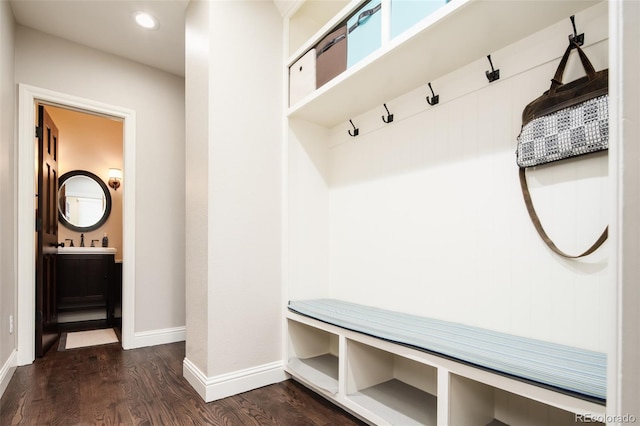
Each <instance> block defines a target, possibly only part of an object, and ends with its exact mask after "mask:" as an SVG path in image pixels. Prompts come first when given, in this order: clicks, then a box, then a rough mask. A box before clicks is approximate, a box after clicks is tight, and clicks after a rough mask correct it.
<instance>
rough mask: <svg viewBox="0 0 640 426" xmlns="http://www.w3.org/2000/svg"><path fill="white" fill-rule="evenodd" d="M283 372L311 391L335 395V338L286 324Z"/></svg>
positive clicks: (323, 331) (311, 328)
mask: <svg viewBox="0 0 640 426" xmlns="http://www.w3.org/2000/svg"><path fill="white" fill-rule="evenodd" d="M288 330H289V361H288V363H287V368H288V369H289V370H290V372H294V373H295V374H296V375H297V376H299V377H300V378H302V379H304V380H305V381H307V382H308V383H309V384H312V385H314V387H319V388H320V389H323V390H325V391H327V392H329V393H331V394H334V395H335V394H337V393H338V372H339V357H338V353H339V351H338V348H339V339H338V336H337V335H336V334H333V333H330V332H327V331H325V330H321V329H318V328H315V327H311V326H309V325H306V324H302V323H300V322H297V321H293V320H288Z"/></svg>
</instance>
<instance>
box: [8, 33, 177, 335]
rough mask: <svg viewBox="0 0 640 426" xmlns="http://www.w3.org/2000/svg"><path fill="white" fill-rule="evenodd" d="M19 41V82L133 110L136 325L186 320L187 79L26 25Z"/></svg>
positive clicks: (164, 325) (147, 327)
mask: <svg viewBox="0 0 640 426" xmlns="http://www.w3.org/2000/svg"><path fill="white" fill-rule="evenodd" d="M15 42H16V43H15V46H16V75H15V81H16V82H17V83H25V84H29V85H32V86H36V87H40V88H44V89H49V90H53V91H57V92H62V93H65V94H68V95H72V96H78V97H81V98H85V99H91V100H93V101H98V102H104V103H106V104H110V105H116V106H119V107H123V108H128V109H131V110H134V111H135V113H136V126H137V127H136V129H137V133H136V154H135V158H136V164H135V169H136V176H137V177H138V178H137V179H136V187H135V194H136V200H135V209H136V223H135V247H136V253H135V257H136V275H135V289H136V290H135V294H136V295H135V324H134V332H135V333H141V332H153V331H156V330H164V329H172V328H176V327H183V326H184V324H185V303H184V246H185V240H184V208H183V206H184V167H185V165H184V79H183V78H181V77H178V76H175V75H172V74H168V73H166V72H163V71H159V70H157V69H154V68H150V67H147V66H145V65H141V64H138V63H135V62H131V61H128V60H125V59H122V58H118V57H116V56H112V55H109V54H105V53H102V52H100V51H97V50H94V49H90V48H87V47H84V46H81V45H78V44H75V43H71V42H68V41H66V40H63V39H60V38H56V37H52V36H49V35H46V34H44V33H41V32H37V31H34V30H31V29H28V28H25V27H20V26H19V27H17V29H16V40H15ZM43 64H46V65H43ZM125 162H126V158H125ZM126 190H127V178H126V176H125V177H124V180H123V184H122V187H121V188H120V189H119V191H126ZM125 221H126V218H125ZM124 267H125V268H126V265H124Z"/></svg>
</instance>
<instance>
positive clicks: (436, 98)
mask: <svg viewBox="0 0 640 426" xmlns="http://www.w3.org/2000/svg"><path fill="white" fill-rule="evenodd" d="M487 59H488V60H489V65H491V71H485V74H486V76H487V79H488V80H489V83H492V82H494V81H496V80H498V79H500V70H499V69H498V70H496V69H494V68H493V62H491V55H487ZM428 86H429V90H431V96H427V97H426V100H427V103H428V104H429V105H431V106H434V105H437V104H438V103H439V102H440V95H436V94H435V92H434V91H433V87H432V86H431V83H429V84H428ZM382 106H383V107H384V109H385V110H386V111H387V115H386V116H384V115H383V116H382V121H383V122H384V123H386V124H389V123H392V122H393V114H391V113H390V112H389V108H387V104H386V103H385V104H382ZM349 123H351V127H353V130H348V132H349V136H352V137H354V138H355V137H356V136H358V135H359V134H360V130H359V129H358V128H357V127H356V126H355V124H353V120H351V119H350V120H349Z"/></svg>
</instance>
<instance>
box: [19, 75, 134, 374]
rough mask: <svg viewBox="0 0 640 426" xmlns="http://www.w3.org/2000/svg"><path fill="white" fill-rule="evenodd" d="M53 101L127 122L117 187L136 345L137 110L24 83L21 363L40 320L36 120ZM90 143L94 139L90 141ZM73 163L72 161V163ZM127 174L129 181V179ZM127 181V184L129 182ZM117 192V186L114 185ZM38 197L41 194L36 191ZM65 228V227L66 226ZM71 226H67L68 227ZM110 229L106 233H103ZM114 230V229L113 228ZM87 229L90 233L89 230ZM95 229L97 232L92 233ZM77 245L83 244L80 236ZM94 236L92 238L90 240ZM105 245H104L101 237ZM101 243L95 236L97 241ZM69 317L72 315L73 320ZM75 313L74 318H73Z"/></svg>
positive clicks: (129, 335) (30, 352) (126, 342)
mask: <svg viewBox="0 0 640 426" xmlns="http://www.w3.org/2000/svg"><path fill="white" fill-rule="evenodd" d="M38 104H44V105H47V106H48V108H52V109H53V108H58V109H60V110H62V111H63V112H67V111H69V112H74V113H82V114H84V115H87V116H90V117H102V118H104V119H106V120H112V121H116V122H119V123H120V126H121V135H122V140H121V145H120V146H121V150H120V155H121V157H122V158H121V170H122V175H123V180H122V186H121V187H120V188H119V189H118V190H117V192H118V194H117V195H118V196H119V197H121V198H120V202H121V222H122V224H121V233H120V235H121V240H120V244H121V250H120V253H121V257H120V260H121V262H122V298H121V300H122V305H121V306H122V308H121V315H122V316H121V318H122V329H121V330H122V334H121V343H122V347H123V349H130V348H132V347H133V346H134V345H133V344H134V332H133V329H134V306H135V305H134V295H135V288H134V277H135V244H134V242H135V238H134V236H135V232H134V231H135V230H134V225H135V111H132V110H130V109H127V108H122V107H117V106H112V105H108V104H104V103H101V102H97V101H93V100H90V99H84V98H79V97H76V96H72V95H68V94H64V93H59V92H54V91H50V90H47V89H42V88H37V87H33V86H29V85H24V84H20V85H19V109H18V130H19V134H18V138H19V144H18V163H19V168H18V169H19V170H18V247H17V254H18V274H17V275H18V277H17V278H18V323H17V346H18V365H26V364H30V363H32V362H33V361H34V359H35V353H36V352H35V349H36V348H35V339H34V330H35V326H36V306H35V289H36V285H35V283H36V272H35V268H34V265H35V264H36V253H35V252H36V251H35V250H34V246H33V241H34V227H33V224H34V223H36V212H35V210H36V209H35V208H34V206H35V205H36V202H35V199H34V188H36V186H37V182H36V178H37V165H36V164H35V162H34V158H36V157H35V156H36V152H37V151H36V150H37V143H34V140H35V141H36V142H37V139H34V123H37V121H36V106H37V105H38ZM86 143H87V144H89V143H90V141H86ZM69 167H71V166H69ZM125 179H126V181H125ZM125 186H126V188H125ZM109 191H110V193H111V195H113V194H114V192H116V191H114V190H112V189H111V188H109ZM35 198H37V197H35ZM61 231H62V227H61ZM63 232H65V231H63ZM104 232H105V231H104V230H103V231H102V233H101V234H100V237H102V236H103V234H104ZM108 232H110V231H108ZM85 235H86V234H85ZM91 235H92V234H91ZM68 238H69V239H75V241H74V243H75V244H74V245H76V244H79V243H80V241H79V240H78V236H75V234H74V236H73V237H68ZM109 238H110V239H111V238H113V243H112V242H111V241H110V242H109V245H112V244H115V243H117V239H118V236H117V235H116V234H115V233H114V234H113V235H112V236H109ZM91 239H98V238H97V237H95V236H93V238H88V241H87V240H86V241H85V243H86V246H89V245H90V243H91ZM99 240H100V245H101V238H100V239H99ZM94 243H95V242H94ZM68 319H69V318H67V320H68ZM71 319H73V318H71Z"/></svg>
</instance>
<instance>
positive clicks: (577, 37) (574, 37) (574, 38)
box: [569, 15, 584, 46]
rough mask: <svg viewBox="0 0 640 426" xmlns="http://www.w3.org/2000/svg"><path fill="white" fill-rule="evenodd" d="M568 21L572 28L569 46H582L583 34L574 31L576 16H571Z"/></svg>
mask: <svg viewBox="0 0 640 426" xmlns="http://www.w3.org/2000/svg"><path fill="white" fill-rule="evenodd" d="M569 19H571V25H572V26H573V34H570V35H569V44H570V45H571V46H575V44H577V45H578V46H582V45H583V44H584V33H582V34H578V30H577V29H576V16H575V15H571V16H570V17H569ZM574 43H575V44H574Z"/></svg>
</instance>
